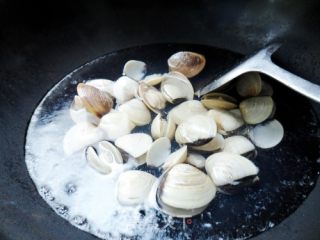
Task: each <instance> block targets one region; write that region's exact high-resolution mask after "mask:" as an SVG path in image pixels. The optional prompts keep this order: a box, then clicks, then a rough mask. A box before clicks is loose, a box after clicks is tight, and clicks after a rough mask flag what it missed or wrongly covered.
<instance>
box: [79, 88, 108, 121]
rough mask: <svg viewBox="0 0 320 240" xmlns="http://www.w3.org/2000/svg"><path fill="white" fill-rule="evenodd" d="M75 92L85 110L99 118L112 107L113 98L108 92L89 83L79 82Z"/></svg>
mask: <svg viewBox="0 0 320 240" xmlns="http://www.w3.org/2000/svg"><path fill="white" fill-rule="evenodd" d="M77 93H78V95H79V97H80V99H81V101H82V104H83V106H84V107H85V108H86V109H87V111H88V112H90V113H92V114H94V115H96V116H97V117H99V118H100V117H102V116H103V115H104V114H106V113H108V112H109V111H110V110H111V109H112V107H113V100H112V98H111V97H110V95H109V94H106V93H104V92H102V91H100V90H99V89H97V88H95V87H92V86H90V85H86V84H84V83H79V84H78V85H77Z"/></svg>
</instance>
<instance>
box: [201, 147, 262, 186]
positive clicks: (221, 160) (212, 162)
mask: <svg viewBox="0 0 320 240" xmlns="http://www.w3.org/2000/svg"><path fill="white" fill-rule="evenodd" d="M205 167H206V171H207V173H208V174H209V175H210V177H211V179H212V180H213V182H214V183H215V185H216V186H222V185H226V184H232V183H233V182H234V181H236V180H239V179H242V178H244V177H248V176H253V175H257V174H258V172H259V169H258V168H257V167H256V166H255V165H254V163H253V162H251V161H250V160H249V159H247V158H245V157H243V156H240V155H238V154H234V153H228V152H219V153H214V154H212V155H210V156H209V157H208V158H207V160H206V165H205Z"/></svg>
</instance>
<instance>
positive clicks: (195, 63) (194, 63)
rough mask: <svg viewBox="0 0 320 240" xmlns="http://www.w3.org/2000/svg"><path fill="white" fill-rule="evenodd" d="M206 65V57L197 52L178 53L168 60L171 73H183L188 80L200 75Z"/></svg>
mask: <svg viewBox="0 0 320 240" xmlns="http://www.w3.org/2000/svg"><path fill="white" fill-rule="evenodd" d="M205 64H206V59H205V57H204V56H203V55H201V54H199V53H195V52H177V53H175V54H173V55H171V57H170V58H169V59H168V65H169V69H170V71H177V72H181V73H182V74H184V75H185V76H187V77H188V78H191V77H194V76H196V75H197V74H199V73H200V72H201V71H202V70H203V68H204V66H205Z"/></svg>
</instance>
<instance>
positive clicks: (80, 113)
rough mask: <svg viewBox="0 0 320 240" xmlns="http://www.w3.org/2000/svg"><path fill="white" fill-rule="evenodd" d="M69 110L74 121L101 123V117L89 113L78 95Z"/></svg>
mask: <svg viewBox="0 0 320 240" xmlns="http://www.w3.org/2000/svg"><path fill="white" fill-rule="evenodd" d="M69 112H70V117H71V119H72V121H74V122H75V123H80V122H88V123H92V124H94V125H98V124H99V121H100V119H99V118H98V117H97V116H96V115H94V114H92V113H89V112H88V111H87V110H86V109H85V107H84V106H83V103H82V101H81V98H80V97H79V96H77V95H76V96H74V100H73V102H72V104H71V106H70V109H69Z"/></svg>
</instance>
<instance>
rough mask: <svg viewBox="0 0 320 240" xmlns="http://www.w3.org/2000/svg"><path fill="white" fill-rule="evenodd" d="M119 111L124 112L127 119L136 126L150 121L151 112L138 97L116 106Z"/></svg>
mask: <svg viewBox="0 0 320 240" xmlns="http://www.w3.org/2000/svg"><path fill="white" fill-rule="evenodd" d="M118 110H119V112H124V113H126V114H127V115H128V117H129V119H130V120H131V121H132V122H133V123H134V124H135V125H137V126H143V125H146V124H148V123H150V121H151V114H150V111H149V109H148V108H147V107H146V105H145V104H144V103H143V102H142V101H140V100H139V99H136V98H134V99H131V100H129V101H127V102H125V103H123V104H121V105H120V106H119V108H118Z"/></svg>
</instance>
